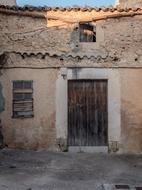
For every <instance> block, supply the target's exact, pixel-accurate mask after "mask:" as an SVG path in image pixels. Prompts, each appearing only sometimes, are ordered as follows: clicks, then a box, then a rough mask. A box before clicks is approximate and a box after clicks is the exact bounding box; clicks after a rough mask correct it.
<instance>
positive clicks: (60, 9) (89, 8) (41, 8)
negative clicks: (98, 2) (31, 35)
mask: <svg viewBox="0 0 142 190" xmlns="http://www.w3.org/2000/svg"><path fill="white" fill-rule="evenodd" d="M0 8H1V9H7V10H13V11H19V10H20V11H51V10H52V11H83V12H86V11H89V12H91V11H93V10H94V11H96V12H99V11H104V12H107V11H111V12H114V11H118V12H129V11H134V12H136V11H139V10H142V8H126V9H122V8H120V7H117V8H115V7H113V6H109V7H104V6H103V7H90V6H85V7H79V6H75V7H48V6H44V7H41V6H39V7H34V6H29V5H25V6H23V7H19V6H5V5H0Z"/></svg>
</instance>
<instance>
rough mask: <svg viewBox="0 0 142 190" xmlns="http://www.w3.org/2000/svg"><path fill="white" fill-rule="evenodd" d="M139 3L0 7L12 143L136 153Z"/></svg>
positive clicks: (140, 97) (140, 138) (141, 129)
mask: <svg viewBox="0 0 142 190" xmlns="http://www.w3.org/2000/svg"><path fill="white" fill-rule="evenodd" d="M141 19H142V9H141V8H129V9H128V8H127V9H123V8H121V7H119V6H118V7H117V8H114V7H109V8H91V7H84V8H79V7H74V8H70V7H69V8H58V7H57V8H49V7H43V8H41V7H39V8H35V7H23V8H22V7H4V6H0V30H1V33H0V42H1V43H0V65H1V75H0V99H1V101H0V119H1V125H2V134H3V139H4V144H5V145H6V146H8V147H10V148H25V149H35V150H36V149H48V150H60V151H65V150H69V151H92V152H93V151H103V152H108V151H109V152H117V153H141V152H142V114H141V113H142V85H141V81H142V46H141V43H142V35H141V31H142V24H141Z"/></svg>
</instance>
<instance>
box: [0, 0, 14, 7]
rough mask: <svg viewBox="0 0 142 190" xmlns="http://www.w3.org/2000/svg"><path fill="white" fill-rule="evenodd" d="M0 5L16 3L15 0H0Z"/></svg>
mask: <svg viewBox="0 0 142 190" xmlns="http://www.w3.org/2000/svg"><path fill="white" fill-rule="evenodd" d="M0 4H1V5H10V6H13V5H16V0H0Z"/></svg>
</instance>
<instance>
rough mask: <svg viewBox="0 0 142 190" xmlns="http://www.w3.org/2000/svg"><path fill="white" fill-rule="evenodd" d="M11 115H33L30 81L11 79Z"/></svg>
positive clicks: (31, 85) (31, 83) (16, 116)
mask: <svg viewBox="0 0 142 190" xmlns="http://www.w3.org/2000/svg"><path fill="white" fill-rule="evenodd" d="M13 117H14V118H18V117H33V82H32V81H13Z"/></svg>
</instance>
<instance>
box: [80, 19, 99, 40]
mask: <svg viewBox="0 0 142 190" xmlns="http://www.w3.org/2000/svg"><path fill="white" fill-rule="evenodd" d="M79 41H80V42H96V26H95V25H93V24H91V23H89V22H88V23H79Z"/></svg>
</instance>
